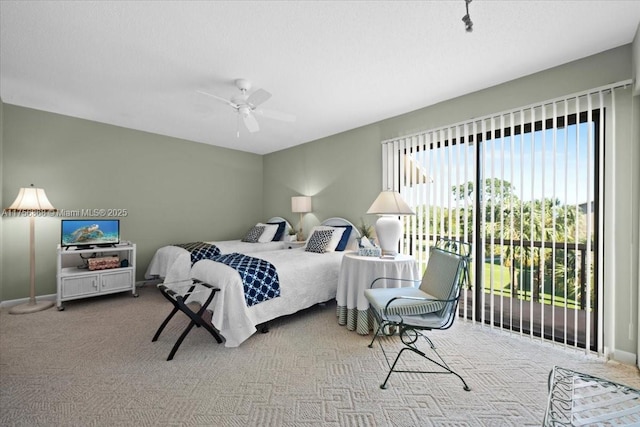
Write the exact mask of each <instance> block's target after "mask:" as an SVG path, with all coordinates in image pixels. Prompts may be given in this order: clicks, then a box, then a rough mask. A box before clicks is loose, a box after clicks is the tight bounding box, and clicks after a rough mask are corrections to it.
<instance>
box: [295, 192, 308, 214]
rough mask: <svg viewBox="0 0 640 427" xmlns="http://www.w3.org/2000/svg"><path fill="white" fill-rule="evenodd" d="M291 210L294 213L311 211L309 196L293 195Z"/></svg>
mask: <svg viewBox="0 0 640 427" xmlns="http://www.w3.org/2000/svg"><path fill="white" fill-rule="evenodd" d="M291 212H294V213H308V212H311V197H309V196H293V197H292V198H291Z"/></svg>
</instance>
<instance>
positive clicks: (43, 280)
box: [2, 104, 263, 300]
mask: <svg viewBox="0 0 640 427" xmlns="http://www.w3.org/2000/svg"><path fill="white" fill-rule="evenodd" d="M3 113H4V120H3V124H4V126H3V156H2V164H3V174H2V175H3V181H2V189H3V196H4V197H3V199H2V206H3V207H7V206H9V205H10V204H11V203H12V202H13V200H14V199H15V197H16V195H17V194H18V189H19V188H20V187H26V186H29V185H30V184H32V183H33V184H34V185H35V186H36V187H42V188H44V189H45V190H46V193H47V196H48V198H49V200H50V201H51V203H52V204H53V205H54V206H55V207H56V208H57V209H60V210H63V211H64V210H74V209H94V208H97V209H100V208H104V209H112V208H113V209H126V210H127V215H126V216H122V217H120V218H119V219H120V221H121V224H120V227H121V233H122V238H123V239H126V240H130V241H133V242H135V243H136V244H137V250H138V253H137V278H138V280H141V279H142V276H143V274H144V272H145V270H146V267H147V264H148V262H149V260H150V259H151V257H152V255H153V253H154V252H155V250H156V249H157V248H158V247H160V246H162V245H166V244H169V243H177V242H186V241H196V240H202V239H205V240H213V239H218V240H222V239H232V238H237V236H239V235H241V234H242V233H244V232H245V231H246V230H247V228H248V227H249V226H250V225H252V224H254V223H255V222H257V221H259V220H262V219H263V217H262V191H261V190H262V188H261V185H260V182H261V180H262V175H263V171H262V157H261V156H259V155H255V154H249V153H245V152H241V151H236V150H229V149H224V148H219V147H213V146H210V145H206V144H199V143H194V142H189V141H184V140H179V139H175V138H170V137H165V136H160V135H155V134H150V133H145V132H139V131H135V130H131V129H125V128H120V127H116V126H111V125H106V124H102V123H96V122H91V121H87V120H81V119H76V118H71V117H67V116H61V115H58V114H52V113H47V112H43V111H37V110H32V109H27V108H22V107H16V106H13V105H8V104H5V105H4V106H3ZM238 195H240V197H238ZM59 233H60V217H54V218H38V219H37V220H36V233H35V234H36V288H37V290H36V292H37V294H38V295H43V294H54V293H55V292H56V280H55V276H56V274H55V261H56V251H55V248H56V245H57V243H58V242H59V239H60V236H59ZM2 246H3V249H4V256H3V258H2V277H3V283H2V300H11V299H16V298H22V297H26V296H28V289H29V283H28V280H29V263H28V221H27V220H26V219H25V218H12V217H5V218H4V219H3V233H2Z"/></svg>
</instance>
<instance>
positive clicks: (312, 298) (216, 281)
mask: <svg viewBox="0 0 640 427" xmlns="http://www.w3.org/2000/svg"><path fill="white" fill-rule="evenodd" d="M344 254H345V252H327V253H323V254H318V253H313V252H306V251H305V250H304V248H299V249H290V250H283V251H270V252H261V253H259V254H257V253H256V254H252V255H251V256H254V257H256V258H261V259H264V260H266V261H269V262H270V263H272V264H273V265H274V266H275V267H276V271H277V272H278V278H279V281H280V296H279V297H276V298H273V299H270V300H267V301H263V302H261V303H258V304H256V305H253V306H251V307H247V305H246V303H245V298H244V289H243V284H242V280H241V278H240V275H239V274H238V272H237V271H236V270H234V269H233V268H231V267H229V266H227V265H225V264H222V263H219V262H215V261H211V260H202V261H198V262H197V263H195V264H194V266H193V268H192V269H191V277H193V278H195V279H199V280H202V281H203V282H205V283H208V284H211V285H213V286H216V287H218V288H219V289H220V291H218V292H217V293H216V295H215V297H214V299H213V301H212V302H211V304H210V305H209V307H208V309H209V311H211V312H212V319H211V322H212V323H213V325H214V326H215V327H216V328H217V329H218V330H219V331H220V334H221V335H222V336H223V337H224V339H225V346H226V347H237V346H239V345H240V344H241V343H242V342H243V341H245V340H246V339H247V338H249V337H250V336H251V335H253V334H254V333H255V332H256V325H259V324H261V323H264V322H267V321H269V320H272V319H275V318H277V317H280V316H285V315H287V314H292V313H295V312H297V311H300V310H302V309H304V308H307V307H311V306H312V305H314V304H317V303H320V302H325V301H328V300H331V299H333V298H335V296H336V292H337V288H338V274H339V271H340V264H341V262H342V257H343V256H344ZM203 297H205V296H203ZM193 301H196V302H200V303H202V302H203V301H202V300H200V301H198V300H193Z"/></svg>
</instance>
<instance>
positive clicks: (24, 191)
mask: <svg viewBox="0 0 640 427" xmlns="http://www.w3.org/2000/svg"><path fill="white" fill-rule="evenodd" d="M6 210H8V211H55V210H56V208H54V207H53V205H52V204H51V202H49V199H47V195H46V194H45V192H44V189H42V188H35V187H34V186H33V184H31V187H27V188H21V189H20V191H19V192H18V197H16V199H15V200H14V201H13V203H12V204H11V206H9V207H8V208H7V209H6Z"/></svg>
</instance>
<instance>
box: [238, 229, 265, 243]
mask: <svg viewBox="0 0 640 427" xmlns="http://www.w3.org/2000/svg"><path fill="white" fill-rule="evenodd" d="M264 228H265V227H264V225H256V226H255V227H253V228H252V229H251V230H249V232H248V233H247V235H246V236H244V238H243V239H242V241H243V242H248V243H258V239H260V236H261V235H262V232H263V231H264Z"/></svg>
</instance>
